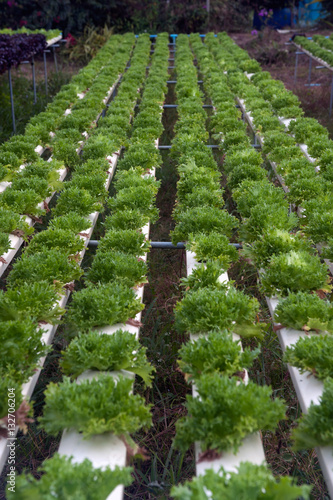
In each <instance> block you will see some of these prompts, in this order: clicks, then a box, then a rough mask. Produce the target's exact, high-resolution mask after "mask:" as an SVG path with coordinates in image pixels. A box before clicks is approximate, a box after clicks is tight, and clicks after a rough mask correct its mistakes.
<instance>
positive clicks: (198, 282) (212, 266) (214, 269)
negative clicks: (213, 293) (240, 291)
mask: <svg viewBox="0 0 333 500" xmlns="http://www.w3.org/2000/svg"><path fill="white" fill-rule="evenodd" d="M225 271H226V268H225V266H223V264H222V262H221V261H220V260H213V261H212V260H208V261H207V262H206V263H205V264H199V265H197V266H196V267H195V268H194V269H193V270H192V273H191V274H190V275H189V276H187V278H181V282H182V284H183V286H184V287H185V289H186V290H193V291H194V290H198V289H199V288H205V287H210V288H219V289H223V290H227V289H228V284H227V282H223V283H221V282H220V279H219V278H220V276H221V274H222V273H224V272H225ZM229 283H230V282H229Z"/></svg>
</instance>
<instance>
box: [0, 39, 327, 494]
mask: <svg viewBox="0 0 333 500" xmlns="http://www.w3.org/2000/svg"><path fill="white" fill-rule="evenodd" d="M175 39H176V42H175V43H172V44H170V43H169V40H170V37H169V35H168V34H166V33H162V34H159V35H157V36H156V37H155V36H154V37H150V36H149V35H148V34H142V35H139V36H138V37H137V38H136V37H135V36H134V35H133V34H125V35H113V36H112V37H111V38H110V40H109V42H108V43H107V44H106V45H105V46H104V47H103V49H101V51H100V52H99V53H98V54H97V56H96V57H95V58H94V59H93V60H92V61H91V63H89V64H88V65H87V67H86V68H84V69H83V70H81V72H80V73H79V74H78V75H76V76H74V77H73V79H72V81H71V83H70V84H68V85H66V86H64V87H63V89H62V90H61V91H60V92H59V94H58V95H57V96H56V98H55V99H54V101H53V102H52V103H50V104H49V105H48V107H47V109H46V111H45V112H43V113H41V114H40V115H38V116H35V117H34V118H32V119H31V121H30V123H29V124H28V126H27V128H26V133H25V134H24V135H22V136H14V137H13V138H12V139H11V140H10V141H8V142H7V143H5V144H3V145H2V146H0V175H1V179H0V180H1V184H0V186H1V193H0V229H1V232H0V248H1V254H2V257H1V262H2V263H1V266H2V267H1V268H0V272H1V275H3V278H4V280H5V286H6V289H5V291H3V292H1V295H0V321H1V333H0V338H1V340H2V343H1V345H2V354H1V361H0V373H1V382H0V401H1V404H0V410H1V411H0V413H1V415H0V417H1V420H0V422H1V430H2V434H3V435H4V437H3V438H1V440H0V464H1V468H2V469H3V468H4V466H5V465H7V466H8V465H9V464H10V460H11V459H12V448H11V446H12V447H13V446H14V448H15V442H16V434H17V432H18V430H19V429H20V430H25V428H26V425H27V424H29V413H28V409H29V406H28V402H29V399H30V398H31V397H33V391H34V387H35V385H36V382H37V380H38V377H39V374H40V370H41V369H42V365H43V363H44V360H45V357H46V355H47V354H48V352H51V349H52V347H51V346H52V339H53V336H54V334H55V332H56V329H57V325H58V324H59V322H60V321H62V322H63V323H64V324H66V325H67V329H68V331H69V336H70V340H71V341H70V343H69V345H68V347H67V348H66V349H65V350H64V351H63V352H62V357H61V361H60V367H61V370H62V374H63V380H62V381H61V382H59V383H53V382H51V383H50V384H49V385H48V387H47V389H46V391H45V404H44V409H43V415H42V416H41V417H39V419H38V425H39V426H40V427H41V428H42V429H44V430H45V431H46V432H47V433H48V434H49V435H51V436H58V435H59V434H60V433H61V441H60V445H59V449H58V453H57V454H56V455H55V456H54V457H53V458H50V459H49V460H47V461H45V462H44V464H43V467H44V470H45V471H46V473H45V474H44V475H43V476H42V478H41V479H40V480H38V481H37V480H36V479H33V478H32V477H31V476H24V475H19V476H17V477H16V475H15V474H14V475H15V480H14V483H15V488H16V489H15V492H14V491H13V489H10V487H12V485H11V484H10V482H9V483H8V491H7V492H8V498H9V499H12V498H13V499H14V498H17V497H18V498H22V499H24V498H31V495H33V494H34V492H36V491H37V490H38V491H39V492H40V494H41V497H43V498H48V497H49V495H51V494H52V497H56V496H57V497H58V498H67V497H68V496H69V494H70V493H72V492H73V491H75V492H77V498H82V499H84V498H89V499H90V498H94V499H105V498H108V499H109V500H111V499H112V500H116V499H122V498H124V486H127V485H129V484H130V483H131V481H132V480H133V477H131V469H130V468H128V467H127V465H128V464H129V463H130V457H132V456H142V457H144V455H145V453H146V451H145V450H143V449H140V446H139V443H137V442H136V441H135V440H134V439H133V437H132V435H133V434H134V433H136V432H137V431H138V430H139V429H143V431H144V429H147V428H149V426H151V424H152V415H151V405H149V404H146V401H145V398H143V397H142V396H141V395H139V394H137V393H136V390H135V387H134V386H133V381H134V377H135V376H137V377H138V380H140V381H141V383H142V384H143V385H144V386H146V387H148V388H150V387H151V386H152V383H153V379H154V370H155V368H154V367H153V366H152V365H151V364H150V363H149V361H148V359H147V356H146V349H145V348H144V347H143V346H142V345H141V344H140V339H139V332H140V326H141V319H142V318H141V311H142V309H143V307H144V306H143V294H144V284H145V283H146V282H147V275H148V274H149V268H148V265H147V262H148V261H147V254H148V251H149V248H150V242H149V232H150V224H151V223H158V220H159V213H158V209H157V207H156V203H155V198H156V195H157V193H158V190H159V188H160V181H159V180H157V179H156V177H157V176H156V169H158V168H159V167H160V166H161V165H162V158H161V154H160V152H159V147H160V146H159V139H160V137H161V135H162V132H163V125H162V116H163V112H164V109H165V108H164V102H165V96H166V94H167V90H168V85H174V84H175V96H176V101H175V103H174V105H176V106H177V121H176V125H175V127H174V132H175V133H174V138H173V140H172V144H171V148H170V150H169V151H170V156H171V158H172V159H173V161H174V163H175V165H176V168H177V179H178V182H177V202H176V204H175V208H174V211H173V217H174V221H175V228H174V229H173V231H172V232H171V233H170V239H171V241H172V243H173V244H174V245H176V244H177V243H179V242H185V244H186V270H187V276H186V278H184V279H183V284H184V287H185V291H184V294H183V298H182V300H181V301H179V302H178V303H177V305H176V309H175V321H176V325H177V328H178V330H179V331H180V332H181V333H184V335H185V334H190V339H189V340H188V341H187V342H186V343H184V345H183V346H182V348H181V349H180V351H179V361H178V363H179V369H180V370H181V372H182V373H183V374H184V375H185V378H186V380H187V381H188V382H189V383H190V384H192V388H193V394H192V396H188V398H187V402H186V408H187V415H186V416H184V417H181V418H180V419H179V420H178V422H177V423H176V435H175V439H174V443H173V446H174V448H175V449H176V450H179V452H180V453H183V454H185V453H186V452H187V450H188V449H190V448H191V447H193V446H195V461H196V476H197V478H196V479H194V480H193V481H192V482H187V483H186V484H184V485H175V486H174V487H173V488H172V489H171V492H170V495H171V497H173V498H193V499H199V498H200V499H202V498H232V497H233V498H235V496H233V495H235V493H233V492H235V491H236V492H238V493H237V495H239V497H240V496H241V495H242V494H247V493H248V491H250V489H251V488H252V489H251V491H253V495H252V497H251V498H282V497H284V495H288V498H290V499H293V498H295V499H296V498H299V497H300V496H301V495H302V496H303V498H310V496H309V495H310V490H311V488H310V487H309V486H307V485H304V486H296V485H295V484H294V483H293V481H292V478H289V477H283V478H281V479H280V480H279V481H277V480H276V478H274V477H273V475H272V473H271V472H270V470H269V468H268V467H267V466H266V465H265V451H264V447H263V444H262V439H261V431H266V430H270V431H274V430H275V429H276V428H277V426H278V425H279V422H281V421H282V420H283V419H284V418H285V413H286V410H287V408H286V406H285V404H284V401H283V400H282V399H280V398H279V397H276V396H275V395H274V397H273V394H272V389H271V388H270V387H269V386H267V385H259V384H257V383H256V382H255V381H254V380H251V378H250V377H249V376H248V369H249V368H250V367H251V365H252V363H253V361H254V359H255V358H256V357H258V356H259V354H260V347H258V348H256V349H252V350H251V349H249V348H248V347H245V348H244V349H243V348H242V340H243V339H248V338H256V339H259V340H260V339H263V338H264V335H265V326H264V325H263V324H262V323H260V322H259V320H258V313H259V309H260V305H259V302H258V300H257V299H255V298H254V297H252V296H251V295H249V294H246V293H245V292H243V291H241V290H240V289H239V288H237V286H236V285H235V284H234V283H233V281H230V280H229V277H228V269H229V268H230V265H231V264H232V263H233V262H236V261H237V260H238V259H239V252H238V250H237V247H236V246H235V244H234V243H235V241H237V242H238V243H242V246H243V250H242V252H243V253H244V254H245V255H246V256H247V257H248V258H249V259H250V260H251V261H252V262H253V263H254V265H255V266H256V268H257V270H258V277H259V278H258V279H260V282H261V288H262V291H263V293H264V294H265V295H266V296H267V303H268V307H269V309H270V312H271V315H272V321H273V322H274V324H275V327H276V328H277V331H278V335H279V339H280V341H281V346H282V349H283V350H284V351H285V361H286V362H287V363H288V364H289V370H290V373H291V377H292V380H293V383H294V385H295V390H296V392H297V395H298V397H299V401H300V404H301V407H302V410H303V412H304V415H303V416H302V417H301V419H300V421H299V423H298V427H296V429H295V430H294V431H293V437H294V440H295V446H296V447H297V448H298V449H313V448H316V451H317V454H318V457H319V461H320V464H321V467H322V470H323V474H324V477H325V481H326V484H327V488H328V491H329V494H330V495H331V496H332V497H333V455H332V452H333V448H332V444H333V434H332V432H333V431H332V429H333V425H332V424H333V410H332V408H333V382H332V376H333V369H332V363H331V359H332V354H333V342H332V337H331V335H330V334H331V333H332V331H333V326H332V325H333V322H332V318H333V312H332V311H333V308H332V306H331V303H330V301H329V300H328V297H329V293H330V290H331V286H330V284H329V282H330V278H329V271H330V269H331V267H330V266H331V260H333V254H332V252H333V250H332V249H333V233H332V224H331V221H332V218H333V206H332V203H331V198H332V196H331V192H332V181H333V175H332V172H333V170H332V168H333V166H332V165H333V147H332V146H333V142H332V141H331V140H330V139H329V138H328V132H327V131H326V130H325V129H324V128H323V127H321V126H320V125H319V123H318V122H317V121H316V120H313V119H310V118H304V117H303V111H302V109H301V108H300V106H299V102H298V99H297V97H296V96H295V95H293V94H292V93H291V92H289V91H287V90H286V89H285V88H284V86H283V84H282V83H281V82H279V81H276V80H273V79H272V78H271V77H270V75H269V74H268V73H266V72H262V71H261V69H260V66H259V64H258V63H257V62H256V61H254V60H251V59H250V58H249V56H248V54H247V53H246V52H244V51H243V50H242V49H240V48H239V47H238V46H237V45H236V44H235V43H234V42H233V41H232V40H231V39H230V38H229V37H228V36H227V35H226V34H225V33H221V34H219V35H217V36H215V35H213V34H208V35H206V36H205V37H202V36H199V35H198V34H192V35H190V36H187V35H179V36H177V37H176V36H173V37H172V40H173V42H174V41H175ZM203 39H204V42H203ZM170 45H172V47H173V49H171V51H170ZM170 56H171V57H170ZM170 61H172V62H170ZM170 75H172V78H174V80H170V78H171V76H170ZM199 81H200V82H202V87H200V85H201V84H199V83H198V82H199ZM208 102H209V104H207V103H208ZM207 110H209V114H208V115H207ZM207 116H208V118H209V119H208V120H207ZM242 118H243V119H242ZM207 146H215V147H214V148H213V147H207ZM259 146H260V147H259ZM213 150H214V151H215V150H218V153H221V156H222V162H221V165H220V164H219V163H218V161H217V159H218V158H219V157H218V156H216V155H214V153H213ZM47 152H50V155H49V158H48V160H45V159H44V158H45V157H46V156H45V153H47ZM266 160H267V162H268V163H269V164H270V165H271V167H272V169H273V171H274V173H275V176H276V178H277V179H278V180H279V181H280V183H281V185H282V187H279V186H277V185H276V184H275V183H272V182H271V180H269V177H268V173H269V172H268V169H267V168H265V164H264V161H266ZM162 171H163V167H162ZM222 174H223V175H224V176H226V178H227V184H226V187H225V189H226V190H228V191H229V192H230V193H231V196H232V198H233V200H234V204H235V207H236V209H235V210H233V212H232V213H231V210H228V209H227V208H226V207H225V202H224V198H223V194H224V193H223V188H222V187H221V186H222V184H221V181H222ZM111 182H112V185H113V188H114V189H115V192H116V194H115V195H111V194H110V193H113V191H114V190H110V189H109V188H110V184H111ZM113 188H112V189H113ZM59 192H60V194H59ZM55 193H58V195H57V196H56V197H54V199H53V201H52V207H51V213H50V214H49V215H50V216H51V217H50V219H49V223H48V225H47V227H46V229H45V228H44V230H39V229H36V231H34V223H35V222H39V219H40V218H41V217H43V216H44V215H45V214H46V212H48V211H49V210H50V209H49V206H48V203H49V202H50V200H51V198H52V196H53V195H54V194H55ZM105 207H107V209H108V210H110V215H107V216H106V218H105V221H104V226H103V236H102V237H101V238H100V240H99V242H98V249H97V252H96V254H95V255H94V258H93V259H92V261H91V262H90V264H89V266H88V267H87V266H86V265H85V266H84V267H85V269H84V270H83V269H82V268H81V267H80V266H81V263H82V261H83V258H84V254H85V251H86V248H87V246H88V244H89V241H90V239H92V235H93V231H94V227H95V225H96V222H97V219H98V216H99V214H100V213H102V212H103V211H104V210H105ZM38 227H39V226H38ZM23 242H24V243H25V245H24V248H23V251H22V254H21V255H20V257H18V258H17V255H16V254H17V252H18V250H19V249H20V247H21V246H22V243H23ZM9 264H11V265H12V269H10V271H9V272H8V266H9ZM5 271H6V273H5ZM83 274H84V277H83V278H81V277H82V275H83ZM78 280H80V289H79V290H78V291H75V282H76V281H78ZM73 292H74V293H73ZM70 294H72V297H71V299H72V300H71V301H70V302H69V303H68V305H67V300H68V298H69V296H70ZM66 305H67V308H66ZM13 340H14V341H13ZM8 391H9V392H8ZM13 392H15V394H16V398H15V404H14V406H10V407H8V401H9V399H13V398H9V396H8V394H13ZM8 408H14V409H15V410H16V411H15V413H14V410H12V409H10V410H8ZM13 415H14V416H13ZM13 422H14V423H13ZM7 431H8V434H7ZM8 445H10V446H8ZM10 479H12V478H10ZM29 495H30V496H29ZM43 495H44V496H43ZM50 498H51V497H50ZM244 498H246V497H244Z"/></svg>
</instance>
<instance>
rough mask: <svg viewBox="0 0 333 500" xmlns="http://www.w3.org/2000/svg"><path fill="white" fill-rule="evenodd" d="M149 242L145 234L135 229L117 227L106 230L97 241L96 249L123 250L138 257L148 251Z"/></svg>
mask: <svg viewBox="0 0 333 500" xmlns="http://www.w3.org/2000/svg"><path fill="white" fill-rule="evenodd" d="M149 248H150V243H149V241H147V240H146V238H145V235H144V234H143V233H140V232H139V231H138V230H136V229H119V230H114V231H108V232H107V233H106V234H105V236H104V238H102V239H101V240H100V241H99V245H98V251H99V252H107V251H110V250H113V251H116V252H124V253H128V254H131V255H136V256H138V257H140V256H142V255H144V254H145V253H147V252H148V251H149Z"/></svg>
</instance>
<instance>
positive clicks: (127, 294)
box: [67, 283, 144, 330]
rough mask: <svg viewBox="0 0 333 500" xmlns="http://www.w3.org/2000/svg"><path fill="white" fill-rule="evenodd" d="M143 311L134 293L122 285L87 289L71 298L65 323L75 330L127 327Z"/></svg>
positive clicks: (116, 284)
mask: <svg viewBox="0 0 333 500" xmlns="http://www.w3.org/2000/svg"><path fill="white" fill-rule="evenodd" d="M143 308H144V305H143V304H141V302H140V300H139V299H138V298H137V297H136V295H135V292H134V290H132V289H131V288H128V287H127V286H125V285H124V284H122V283H108V284H106V285H98V286H94V287H93V286H89V285H88V286H87V288H84V289H82V290H80V291H79V292H76V293H75V294H74V295H73V300H72V302H71V305H70V308H69V310H68V312H67V319H68V322H70V323H71V324H72V325H75V327H76V328H77V329H78V330H87V329H89V328H91V327H94V326H105V325H114V324H116V323H126V321H127V320H128V319H129V318H134V317H135V315H136V314H137V313H138V312H140V311H141V310H142V309H143Z"/></svg>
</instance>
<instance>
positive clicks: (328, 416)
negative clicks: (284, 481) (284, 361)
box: [292, 378, 333, 450]
mask: <svg viewBox="0 0 333 500" xmlns="http://www.w3.org/2000/svg"><path fill="white" fill-rule="evenodd" d="M332 418H333V379H331V378H328V379H326V380H325V382H324V392H323V394H322V396H321V398H320V404H318V405H315V404H313V403H311V405H310V408H309V411H308V413H307V414H303V415H302V417H301V418H300V419H299V424H298V427H296V428H295V429H294V430H293V432H292V438H293V439H294V449H295V450H308V449H312V448H314V447H316V446H332V444H333V427H332Z"/></svg>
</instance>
